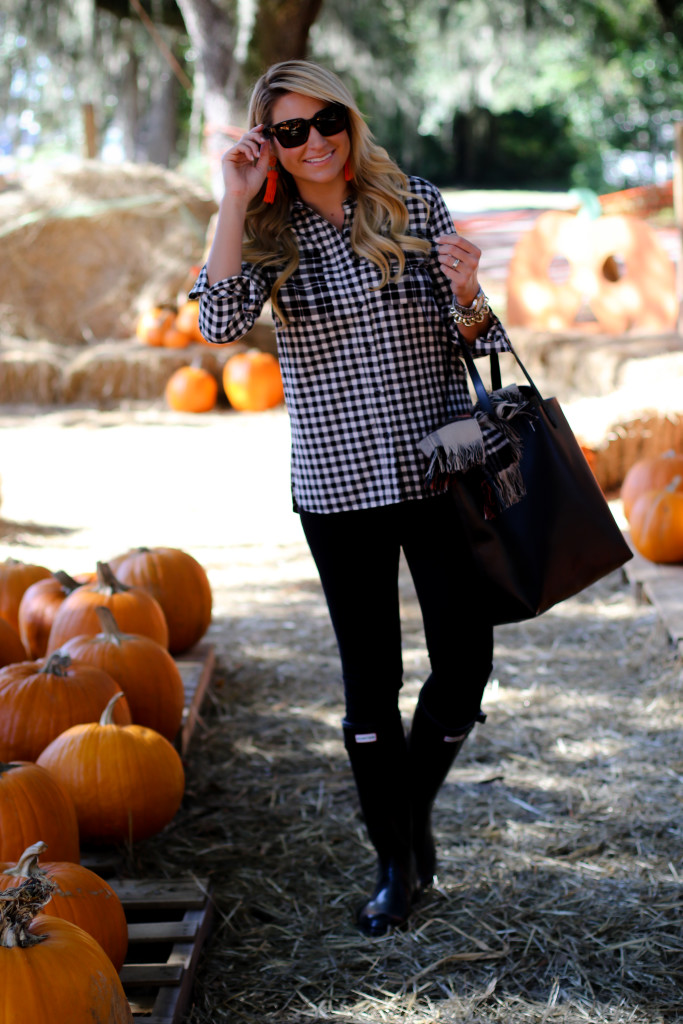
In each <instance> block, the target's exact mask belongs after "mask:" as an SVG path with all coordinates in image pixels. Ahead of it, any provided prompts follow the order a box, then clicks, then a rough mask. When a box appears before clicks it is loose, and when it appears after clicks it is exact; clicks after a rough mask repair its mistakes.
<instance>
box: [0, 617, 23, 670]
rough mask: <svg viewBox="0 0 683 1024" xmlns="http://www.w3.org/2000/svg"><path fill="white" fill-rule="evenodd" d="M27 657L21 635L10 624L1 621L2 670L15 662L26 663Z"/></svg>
mask: <svg viewBox="0 0 683 1024" xmlns="http://www.w3.org/2000/svg"><path fill="white" fill-rule="evenodd" d="M26 657H27V655H26V650H25V648H24V645H23V644H22V642H21V640H20V639H19V635H18V634H17V633H16V632H15V630H13V629H12V627H11V626H10V624H9V622H5V620H4V619H0V668H3V667H4V666H5V665H11V664H13V662H15V661H25V660H26Z"/></svg>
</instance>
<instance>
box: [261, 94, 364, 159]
mask: <svg viewBox="0 0 683 1024" xmlns="http://www.w3.org/2000/svg"><path fill="white" fill-rule="evenodd" d="M348 124H349V118H348V113H347V110H346V107H345V106H343V104H341V103H333V104H331V105H330V106H329V107H323V109H322V110H319V111H318V113H317V114H314V115H313V117H310V118H305V117H293V118H292V119H291V120H290V121H280V122H279V123H278V124H271V125H268V127H266V128H264V129H263V134H264V135H265V137H266V138H267V139H272V138H275V139H277V141H278V142H279V143H280V145H281V146H282V148H283V149H294V147H295V146H303V144H304V142H306V140H307V139H308V136H309V133H310V130H311V125H313V127H314V128H315V129H316V131H319V132H320V134H321V135H325V136H328V135H338V134H339V132H343V131H344V129H345V128H348Z"/></svg>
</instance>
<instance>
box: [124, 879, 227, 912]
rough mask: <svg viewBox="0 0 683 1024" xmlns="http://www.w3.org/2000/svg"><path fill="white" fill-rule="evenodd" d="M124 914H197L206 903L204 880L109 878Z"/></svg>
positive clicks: (206, 886) (206, 890)
mask: <svg viewBox="0 0 683 1024" xmlns="http://www.w3.org/2000/svg"><path fill="white" fill-rule="evenodd" d="M109 884H110V885H111V887H112V889H114V891H115V892H116V895H117V896H118V897H119V899H120V900H121V902H122V903H123V907H124V910H131V909H135V910H146V909H150V910H155V909H160V908H163V909H165V910H168V909H172V908H176V909H178V910H198V909H201V907H203V906H204V904H205V903H206V900H207V892H208V880H207V879H205V878H204V879H197V880H196V881H195V880H194V879H191V878H190V879H175V880H174V879H139V878H110V879H109Z"/></svg>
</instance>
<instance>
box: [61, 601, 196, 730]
mask: <svg viewBox="0 0 683 1024" xmlns="http://www.w3.org/2000/svg"><path fill="white" fill-rule="evenodd" d="M97 616H98V618H99V620H100V625H101V629H102V632H100V633H97V634H96V635H95V636H75V637H72V639H71V640H67V641H66V643H65V644H62V646H61V647H60V652H61V653H62V654H67V655H69V656H70V657H72V658H73V659H74V660H76V661H78V662H80V663H85V664H88V665H91V666H93V667H94V668H98V669H101V670H102V671H104V672H106V673H107V675H109V676H111V678H112V679H114V680H115V681H116V682H117V683H118V685H119V686H120V687H121V689H122V690H123V692H124V693H125V695H126V700H127V701H128V707H129V708H130V713H131V718H132V720H133V721H134V722H135V723H136V724H137V725H146V726H148V728H150V729H156V731H157V732H160V733H161V735H162V736H165V737H166V739H167V740H170V741H171V742H173V740H174V739H175V738H176V736H177V734H178V730H179V729H180V725H181V722H182V718H183V708H184V706H185V687H184V685H183V678H182V676H181V674H180V672H179V670H178V666H177V665H176V663H175V661H174V660H173V658H172V657H171V655H170V654H169V653H168V651H167V650H166V648H165V647H162V646H161V644H158V643H157V642H156V640H152V639H151V638H150V637H148V636H140V635H136V634H134V633H122V632H121V631H120V630H119V628H118V626H117V624H116V619H115V618H114V616H113V615H112V613H111V612H110V610H109V609H108V608H98V609H97Z"/></svg>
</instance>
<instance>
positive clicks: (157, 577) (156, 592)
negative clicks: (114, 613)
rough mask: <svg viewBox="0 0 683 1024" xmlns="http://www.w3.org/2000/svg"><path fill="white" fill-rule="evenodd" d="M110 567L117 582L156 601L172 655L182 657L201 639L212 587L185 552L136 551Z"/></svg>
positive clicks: (112, 560) (178, 550)
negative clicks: (164, 620)
mask: <svg viewBox="0 0 683 1024" xmlns="http://www.w3.org/2000/svg"><path fill="white" fill-rule="evenodd" d="M110 565H111V566H112V568H113V570H114V572H115V573H116V575H117V577H118V578H119V579H120V580H122V581H123V582H125V583H128V584H129V585H130V586H132V587H141V588H142V589H143V590H147V591H148V592H149V593H150V594H151V595H152V597H154V598H155V599H156V600H157V601H158V602H159V604H160V605H161V607H162V609H163V612H164V616H165V618H166V623H167V625H168V649H169V651H170V652H171V654H182V652H183V651H186V650H189V648H190V647H192V646H193V645H194V644H196V643H197V641H198V640H199V639H201V637H203V636H204V633H205V632H206V630H207V629H208V628H209V623H210V622H211V608H212V594H211V585H210V583H209V578H208V576H207V574H206V570H205V569H204V567H203V566H202V565H200V564H199V562H198V561H197V560H196V558H193V556H192V555H190V554H189V553H188V552H187V551H182V550H181V549H180V548H167V547H155V548H145V547H142V548H135V549H133V550H132V551H128V552H126V553H125V554H123V555H118V556H117V557H116V558H113V559H111V561H110ZM117 622H118V619H117ZM120 625H121V624H120V623H119V626H120ZM130 632H135V631H134V630H130Z"/></svg>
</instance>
